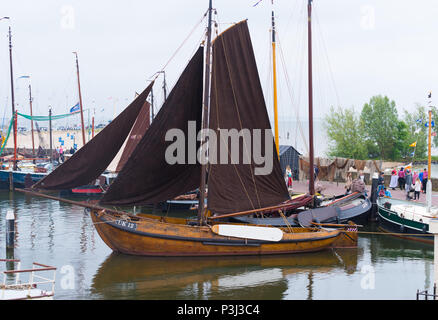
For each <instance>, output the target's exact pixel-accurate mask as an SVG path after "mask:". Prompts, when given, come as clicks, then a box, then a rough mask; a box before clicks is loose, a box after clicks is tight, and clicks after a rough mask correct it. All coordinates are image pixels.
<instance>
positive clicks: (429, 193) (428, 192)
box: [426, 93, 432, 212]
mask: <svg viewBox="0 0 438 320" xmlns="http://www.w3.org/2000/svg"><path fill="white" fill-rule="evenodd" d="M429 98H432V93H430V94H429ZM428 129H429V141H428V163H427V183H426V204H427V207H426V208H427V212H430V208H431V207H432V174H431V173H432V172H431V168H432V166H431V164H432V101H429V128H428Z"/></svg>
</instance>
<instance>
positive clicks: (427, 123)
mask: <svg viewBox="0 0 438 320" xmlns="http://www.w3.org/2000/svg"><path fill="white" fill-rule="evenodd" d="M431 124H432V128H433V127H435V121H433V120H432V122H431ZM424 126H425V127H426V128H428V127H429V122H426V123H425V124H424Z"/></svg>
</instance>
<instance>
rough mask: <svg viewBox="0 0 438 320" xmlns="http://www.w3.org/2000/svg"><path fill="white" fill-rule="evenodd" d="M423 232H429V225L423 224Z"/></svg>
mask: <svg viewBox="0 0 438 320" xmlns="http://www.w3.org/2000/svg"><path fill="white" fill-rule="evenodd" d="M423 233H427V226H426V225H424V226H423Z"/></svg>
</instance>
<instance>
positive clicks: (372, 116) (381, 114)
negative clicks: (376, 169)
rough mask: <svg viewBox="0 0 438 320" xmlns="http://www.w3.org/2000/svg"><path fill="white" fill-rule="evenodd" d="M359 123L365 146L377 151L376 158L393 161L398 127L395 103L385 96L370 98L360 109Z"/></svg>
mask: <svg viewBox="0 0 438 320" xmlns="http://www.w3.org/2000/svg"><path fill="white" fill-rule="evenodd" d="M360 123H361V127H362V129H363V132H364V137H365V141H366V145H367V146H368V147H369V148H370V147H372V148H374V149H376V150H377V151H378V158H381V159H384V160H387V159H390V160H393V159H395V157H396V152H394V149H395V146H396V142H397V138H398V134H399V126H400V123H399V120H398V114H397V109H396V105H395V102H394V101H390V100H389V98H388V97H386V96H385V97H383V96H381V95H378V96H374V97H372V98H371V99H370V102H369V103H366V104H365V105H364V107H363V109H362V113H361V115H360ZM369 151H375V150H369ZM370 156H371V154H370ZM373 156H374V155H373Z"/></svg>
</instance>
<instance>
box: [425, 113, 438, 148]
mask: <svg viewBox="0 0 438 320" xmlns="http://www.w3.org/2000/svg"><path fill="white" fill-rule="evenodd" d="M431 110H432V120H433V121H434V122H435V123H436V125H435V126H434V127H432V132H435V133H436V136H434V137H433V139H432V141H433V145H434V146H435V147H438V127H437V126H438V109H437V108H436V107H432V108H431ZM426 115H427V118H426V122H428V123H429V112H426ZM426 131H427V135H429V130H427V128H426ZM428 143H429V142H428Z"/></svg>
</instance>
